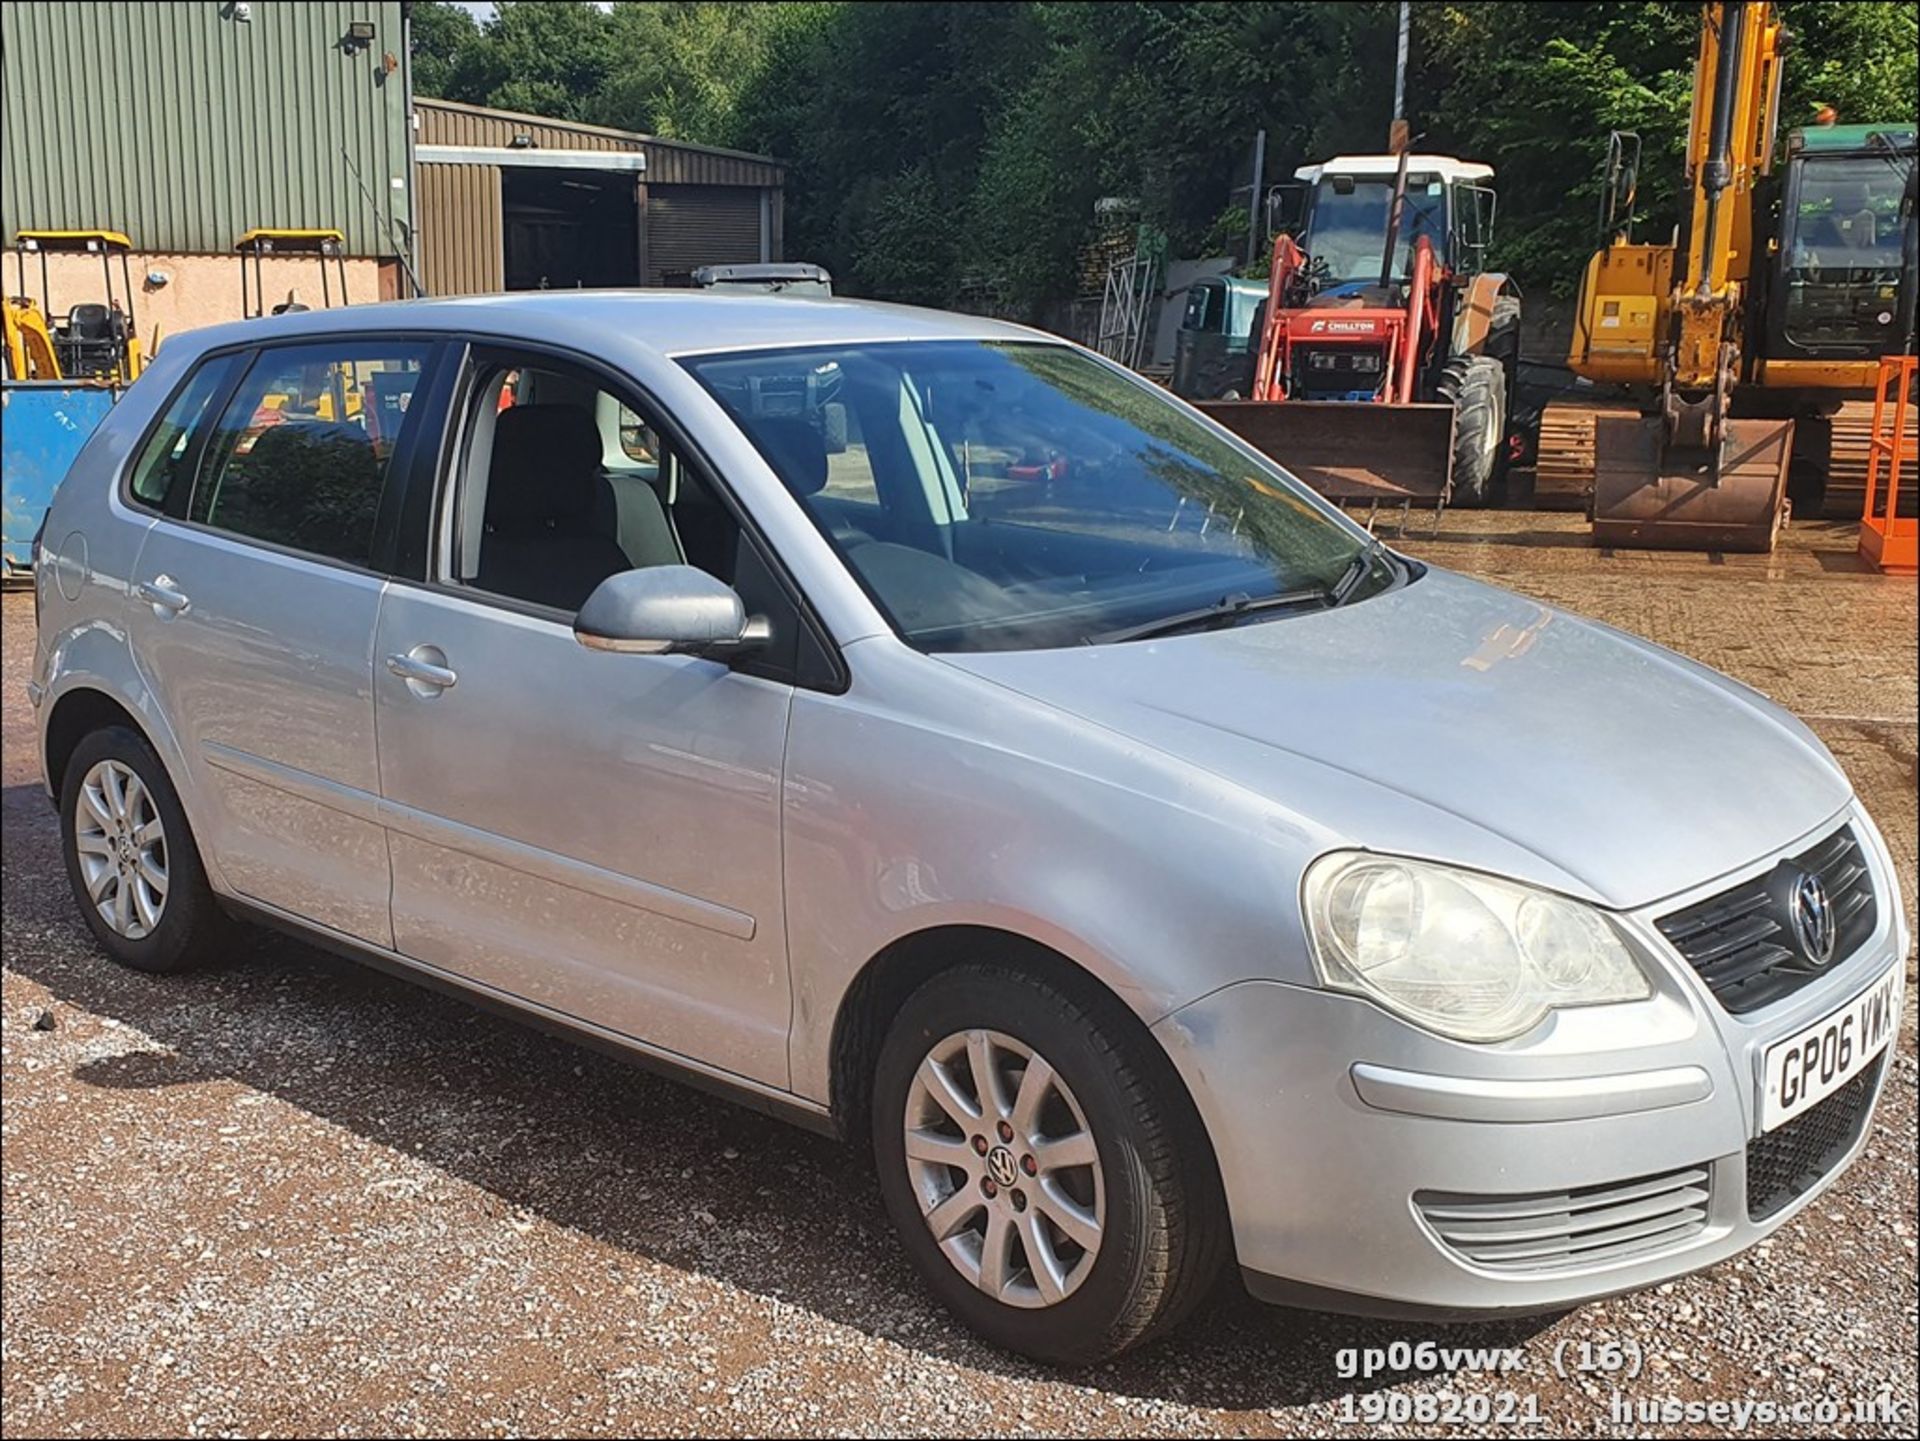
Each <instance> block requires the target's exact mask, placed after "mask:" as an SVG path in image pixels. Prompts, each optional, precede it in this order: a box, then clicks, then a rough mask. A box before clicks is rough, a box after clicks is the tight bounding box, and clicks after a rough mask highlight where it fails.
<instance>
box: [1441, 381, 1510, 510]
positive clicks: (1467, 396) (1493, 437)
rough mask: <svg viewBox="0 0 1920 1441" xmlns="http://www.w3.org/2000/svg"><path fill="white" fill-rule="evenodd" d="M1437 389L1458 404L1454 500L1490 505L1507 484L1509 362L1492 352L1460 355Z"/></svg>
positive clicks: (1454, 452) (1472, 504) (1455, 437)
mask: <svg viewBox="0 0 1920 1441" xmlns="http://www.w3.org/2000/svg"><path fill="white" fill-rule="evenodd" d="M1437 388H1438V390H1439V392H1440V398H1441V399H1442V400H1444V401H1447V402H1448V403H1449V404H1451V405H1452V406H1453V503H1454V504H1455V505H1466V506H1480V505H1491V504H1493V503H1494V502H1495V501H1497V500H1499V499H1500V491H1501V490H1502V488H1503V487H1504V486H1505V483H1506V463H1505V462H1506V448H1507V371H1506V367H1505V366H1503V365H1502V364H1501V363H1500V362H1499V360H1498V359H1496V358H1495V357H1494V356H1491V355H1456V356H1455V357H1454V358H1453V359H1452V360H1449V361H1448V362H1447V364H1446V368H1445V369H1444V370H1442V371H1441V372H1440V383H1439V385H1438V387H1437Z"/></svg>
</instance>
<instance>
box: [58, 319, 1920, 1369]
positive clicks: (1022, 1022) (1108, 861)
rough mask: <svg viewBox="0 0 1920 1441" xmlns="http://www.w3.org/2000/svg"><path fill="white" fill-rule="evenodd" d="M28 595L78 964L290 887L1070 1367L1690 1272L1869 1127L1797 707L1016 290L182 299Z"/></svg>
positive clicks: (1862, 919) (1865, 989)
mask: <svg viewBox="0 0 1920 1441" xmlns="http://www.w3.org/2000/svg"><path fill="white" fill-rule="evenodd" d="M1382 423H1383V424H1391V423H1392V421H1391V418H1388V417H1383V420H1382ZM37 584H38V590H37V595H38V605H39V644H38V654H37V657H36V662H35V678H34V684H33V689H32V695H33V699H34V702H35V705H36V706H37V708H38V717H39V727H40V738H41V743H42V746H43V756H44V761H45V770H46V777H47V785H48V789H49V792H50V793H51V795H52V796H53V798H54V799H55V801H56V803H57V804H58V806H59V809H60V815H61V820H62V826H63V833H64V842H65V854H66V864H67V868H68V872H69V874H70V877H71V880H72V884H73V890H74V894H75V897H76V899H77V901H78V904H79V907H80V910H81V912H82V914H83V915H84V916H85V918H86V921H87V924H88V925H89V926H90V927H91V928H92V929H93V932H94V934H95V935H96V936H97V937H98V938H99V941H100V944H101V946H102V947H103V948H104V949H105V950H106V951H107V952H108V953H109V954H110V955H111V956H113V957H114V958H115V959H116V960H119V961H121V962H123V963H125V964H127V965H130V966H134V967H137V968H140V969H142V970H148V971H156V972H157V971H171V970H174V969H176V968H178V967H181V966H183V965H185V964H187V963H189V962H190V961H192V960H194V959H196V958H198V957H202V956H205V955H207V954H208V953H209V952H212V951H215V950H217V948H218V946H219V938H220V935H221V933H222V931H223V930H224V928H225V927H226V926H228V925H229V924H230V923H231V922H232V921H233V920H234V919H236V918H239V919H244V920H247V921H252V922H259V923H265V924H269V925H273V926H278V927H281V928H285V929H288V930H291V931H294V932H296V933H298V934H299V935H301V936H304V937H306V938H308V939H310V940H313V941H315V942H317V943H319V944H322V945H326V946H330V947H334V948H337V949H341V950H344V951H347V952H349V953H351V954H353V955H355V956H359V957H362V958H364V959H366V960H368V961H370V962H372V963H374V964H377V965H381V966H385V967H388V968H391V969H394V970H396V971H399V972H401V973H403V974H405V975H408V976H411V977H414V978H417V979H422V980H426V981H430V982H434V983H439V984H443V985H447V986H451V987H454V988H457V989H458V990H460V991H461V992H463V993H465V994H468V995H470V996H472V997H475V998H478V999H480V1000H483V1001H487V1002H492V1003H496V1004H500V1005H504V1006H506V1007H509V1008H512V1009H514V1010H515V1011H518V1012H521V1013H524V1014H526V1015H528V1016H531V1017H533V1018H536V1019H538V1020H540V1021H543V1022H545V1023H548V1024H550V1025H556V1026H560V1027H563V1028H566V1029H568V1030H570V1031H571V1032H573V1033H575V1034H577V1035H578V1036H580V1037H583V1038H586V1039H588V1040H591V1041H593V1042H596V1043H599V1044H602V1045H606V1046H610V1047H613V1048H615V1049H617V1050H619V1051H621V1052H623V1053H625V1054H627V1055H629V1056H632V1057H634V1058H636V1059H638V1060H641V1061H643V1062H647V1063H651V1064H655V1065H659V1066H664V1067H667V1068H670V1069H671V1070H673V1071H674V1072H676V1073H678V1074H680V1075H683V1076H685V1077H687V1078H689V1079H690V1080H692V1081H694V1082H695V1083H697V1084H703V1085H707V1086H710V1087H715V1088H718V1089H721V1090H723V1091H725V1092H727V1093H729V1094H731V1095H733V1096H736V1097H738V1098H740V1099H742V1100H744V1101H745V1102H747V1103H748V1104H750V1105H754V1106H758V1107H761V1108H764V1109H768V1110H771V1111H774V1112H776V1113H778V1114H781V1115H784V1116H787V1117H790V1118H792V1119H794V1120H796V1121H798V1122H800V1123H802V1124H805V1125H809V1126H813V1127H816V1128H819V1129H821V1130H826V1131H831V1132H834V1133H836V1134H840V1135H843V1136H846V1137H847V1138H849V1139H852V1140H856V1141H858V1142H859V1143H861V1144H863V1145H870V1146H871V1148H872V1151H873V1154H874V1157H875V1161H876V1166H877V1172H878V1177H879V1185H880V1190H881V1193H882V1195H883V1197H884V1200H885V1204H886V1206H887V1209H888V1210H889V1212H890V1213H891V1214H892V1217H893V1219H894V1221H895V1222H896V1223H897V1226H898V1229H899V1232H900V1237H901V1240H902V1243H903V1245H904V1247H905V1249H906V1252H907V1255H908V1257H909V1258H910V1260H911V1262H912V1264H913V1265H914V1266H915V1267H916V1268H917V1270H918V1271H919V1273H920V1275H921V1276H922V1277H924V1279H925V1281H926V1284H927V1285H928V1287H929V1288H930V1289H931V1290H932V1291H934V1292H935V1293H936V1294H937V1295H938V1296H939V1297H940V1298H941V1300H943V1301H944V1302H945V1304H946V1305H948V1306H949V1307H950V1308H952V1310H953V1311H954V1312H955V1313H957V1314H958V1315H959V1316H960V1317H961V1318H963V1319H964V1320H965V1322H966V1323H968V1324H969V1325H971V1326H973V1327H974V1328H976V1329H977V1330H978V1331H979V1332H980V1333H981V1334H982V1335H984V1336H986V1337H988V1338H990V1339H991V1340H992V1341H994V1342H996V1343H998V1344H1000V1345H1002V1346H1005V1347H1008V1348H1011V1349H1013V1350H1016V1351H1021V1352H1025V1353H1027V1354H1029V1355H1032V1356H1036V1357H1041V1358H1045V1359H1047V1360H1051V1361H1055V1362H1061V1363H1084V1362H1088V1361H1092V1360H1095V1359H1098V1358H1101V1357H1105V1356H1109V1355H1112V1354H1113V1353H1115V1352H1117V1351H1119V1350H1121V1349H1123V1348H1125V1347H1127V1346H1130V1345H1133V1344H1136V1343H1139V1342H1141V1341H1143V1340H1145V1339H1147V1338H1149V1337H1151V1336H1153V1335H1155V1334H1157V1333H1159V1332H1161V1331H1163V1330H1164V1329H1165V1328H1167V1327H1168V1326H1170V1325H1172V1324H1173V1323H1175V1322H1176V1321H1177V1320H1178V1319H1179V1318H1180V1317H1181V1315H1182V1314H1183V1313H1185V1312H1186V1311H1187V1310H1189V1309H1190V1308H1191V1307H1192V1306H1193V1305H1194V1304H1195V1302H1196V1301H1197V1300H1198V1299H1199V1298H1200V1297H1201V1296H1202V1295H1203V1294H1204V1293H1205V1292H1206V1290H1207V1288H1208V1286H1209V1284H1210V1283H1211V1282H1212V1281H1213V1279H1214V1277H1215V1276H1216V1274H1217V1273H1218V1272H1219V1270H1220V1268H1221V1267H1222V1266H1224V1265H1226V1264H1228V1263H1229V1262H1231V1263H1232V1264H1234V1265H1236V1266H1237V1267H1238V1270H1239V1272H1240V1274H1241V1275H1242V1277H1244V1279H1245V1282H1246V1284H1247V1286H1248V1287H1249V1288H1250V1289H1251V1290H1252V1291H1253V1292H1254V1293H1255V1294H1256V1295H1258V1296H1261V1297H1264V1298H1268V1299H1272V1300H1276V1301H1282V1302H1291V1303H1295V1304H1303V1305H1308V1306H1313V1307H1318V1308H1323V1309H1330V1310H1347V1311H1356V1312H1361V1313H1375V1314H1403V1313H1414V1314H1429V1315H1431V1314H1444V1315H1476V1314H1486V1313H1499V1312H1520V1311H1537V1310H1544V1309H1551V1308H1558V1307H1565V1306H1568V1305H1571V1304H1574V1303H1577V1302H1579V1301H1581V1300H1583V1299H1586V1298H1590V1297H1595V1296H1601V1295H1606V1294H1609V1293H1613V1292H1619V1291H1623V1290H1628V1289H1630V1288H1633V1287H1639V1286H1645V1285H1648V1284H1650V1283H1653V1282H1657V1281H1661V1280H1664V1279H1666V1278H1669V1277H1672V1276H1676V1275H1679V1274H1681V1273H1684V1272H1687V1271H1692V1270H1695V1269H1697V1268H1699V1267H1702V1266H1707V1265H1711V1264H1712V1263H1714V1262H1716V1261H1719V1260H1722V1259H1724V1258H1725V1257H1728V1256H1730V1255H1733V1254H1734V1253H1736V1252H1738V1251H1740V1250H1741V1249H1743V1248H1744V1247H1747V1246H1750V1245H1752V1244H1753V1243H1754V1242H1755V1241H1756V1240H1758V1239H1759V1238H1760V1237H1762V1236H1764V1235H1766V1234H1767V1233H1768V1232H1769V1231H1770V1230H1772V1229H1773V1228H1774V1227H1776V1226H1778V1225H1780V1223H1781V1222H1782V1221H1783V1220H1785V1219H1786V1218H1787V1217H1789V1216H1791V1215H1793V1214H1794V1212H1795V1211H1796V1210H1797V1209H1799V1208H1800V1207H1801V1206H1803V1205H1805V1204H1806V1203H1807V1201H1808V1199H1809V1198H1810V1197H1811V1196H1813V1195H1814V1194H1816V1193H1817V1192H1818V1191H1819V1190H1820V1189H1821V1188H1822V1187H1823V1186H1824V1185H1826V1184H1828V1183H1829V1182H1830V1181H1831V1180H1832V1179H1833V1178H1834V1176H1835V1175H1836V1174H1837V1173H1838V1172H1839V1171H1840V1170H1841V1169H1842V1168H1843V1167H1844V1166H1845V1165H1846V1164H1847V1162H1848V1161H1849V1160H1850V1159H1851V1158H1852V1157H1853V1156H1854V1155H1855V1153H1856V1152H1857V1151H1858V1150H1859V1149H1860V1147H1861V1145H1862V1144H1863V1137H1864V1135H1865V1133H1866V1130H1867V1127H1868V1125H1869V1124H1870V1120H1871V1116H1872V1112H1873V1107H1874V1103H1875V1099H1876V1097H1877V1095H1878V1092H1879V1090H1880V1087H1881V1084H1882V1079H1883V1072H1884V1060H1885V1057H1886V1055H1887V1054H1888V1051H1889V1044H1888V1043H1889V1038H1890V1037H1891V1036H1892V1035H1893V1034H1894V1031H1895V1027H1896V1023H1897V1018H1898V1016H1899V1014H1900V1006H1901V1000H1902V997H1901V982H1902V964H1901V962H1902V958H1903V957H1904V955H1905V953H1906V950H1907V946H1908V936H1907V935H1906V933H1905V921H1904V919H1903V913H1902V910H1901V906H1900V902H1899V897H1898V895H1897V891H1896V884H1895V878H1894V874H1893V868H1892V864H1891V862H1890V860H1889V858H1888V854H1887V850H1886V847H1885V845H1884V843H1883V842H1882V840H1881V838H1880V836H1879V834H1878V833H1877V832H1876V831H1875V829H1874V826H1873V822H1872V821H1871V820H1870V819H1869V818H1868V816H1867V814H1866V812H1865V810H1864V809H1863V808H1862V807H1861V806H1860V804H1859V802H1858V800H1857V799H1856V798H1855V796H1854V795H1853V793H1852V791H1851V789H1850V788H1849V786H1848V783H1847V781H1846V778H1845V777H1844V776H1843V775H1842V774H1841V772H1840V770H1839V768H1838V767H1837V766H1836V765H1835V764H1834V761H1833V759H1832V757H1831V756H1829V755H1828V753H1827V752H1826V750H1825V749H1823V748H1822V746H1821V745H1820V743H1819V742H1818V741H1817V740H1816V739H1815V738H1814V737H1813V735H1812V734H1811V733H1809V732H1808V731H1807V730H1806V729H1805V728H1804V727H1803V726H1801V725H1800V724H1799V723H1798V722H1796V721H1795V720H1794V719H1793V718H1792V717H1791V716H1789V715H1787V714H1786V713H1785V712H1783V711H1781V710H1780V709H1778V708H1777V707H1775V706H1773V705H1772V704H1770V703H1769V702H1768V701H1767V700H1765V699H1764V698H1763V697H1761V696H1759V695H1757V694H1755V693H1754V692H1752V691H1750V690H1747V689H1745V688H1743V687H1741V686H1739V685H1736V684H1734V683H1733V682H1731V681H1729V680H1727V679H1725V678H1724V677H1722V676H1719V675H1716V674H1714V673H1712V672H1711V671H1708V670H1705V669H1703V668H1701V667H1700V666H1697V665H1694V664H1692V663H1690V662H1688V661H1686V660H1684V659H1682V658H1681V657H1679V656H1676V655H1673V654H1671V653H1670V652H1667V651H1664V650H1661V649H1659V648H1657V647H1655V646H1652V645H1648V644H1645V643H1644V642H1641V641H1638V640H1635V639H1633V638H1632V637H1630V636H1626V635H1623V634H1620V633H1618V632H1616V631H1612V630H1609V629H1607V628H1606V627H1604V626H1600V625H1596V624H1594V623H1592V622H1590V621H1585V620H1582V619H1580V618H1578V617H1576V616H1572V615H1568V614H1566V613H1564V612H1561V611H1557V610H1554V609H1552V608H1550V607H1547V606H1543V605H1540V604H1537V603H1535V602H1533V601H1529V600H1523V599H1521V598H1519V597H1516V596H1513V595H1510V594H1507V593H1505V592H1503V591H1500V590H1495V589H1492V588H1489V587H1487V586H1484V585H1480V584H1476V583H1474V582H1471V581H1468V580H1465V579H1462V578H1460V577H1458V576H1455V575H1450V574H1448V573H1447V572H1445V571H1443V570H1440V569H1437V568H1434V567H1431V566H1427V565H1423V564H1420V563H1419V562H1417V561H1414V560H1412V559H1409V558H1407V557H1405V556H1401V555H1398V554H1396V553H1394V552H1393V551H1392V550H1390V549H1388V548H1386V547H1385V546H1383V545H1381V544H1380V543H1378V542H1376V541H1374V540H1372V539H1370V538H1369V537H1368V535H1367V534H1365V533H1364V532H1363V531H1361V530H1360V529H1358V528H1356V527H1355V526H1353V525H1352V524H1350V523H1349V522H1347V521H1346V520H1345V519H1343V518H1342V517H1341V516H1340V515H1339V514H1338V513H1337V512H1336V511H1334V510H1331V509H1330V508H1329V507H1327V506H1326V505H1325V504H1323V503H1322V502H1320V501H1319V500H1317V499H1316V498H1315V497H1314V496H1313V495H1312V494H1310V493H1309V492H1308V491H1307V490H1305V489H1304V488H1303V487H1302V486H1300V485H1299V484H1298V483H1296V482H1295V481H1294V480H1293V479H1292V478H1290V477H1289V476H1288V475H1287V474H1285V473H1284V472H1283V471H1281V470H1279V469H1277V468H1276V467H1275V466H1274V465H1273V464H1271V463H1270V462H1268V461H1266V460H1263V459H1262V458H1260V457H1259V456H1258V455H1255V454H1253V453H1251V452H1250V451H1248V450H1247V449H1246V448H1245V447H1244V446H1242V445H1241V444H1239V443H1238V442H1237V441H1235V440H1234V439H1232V438H1231V437H1230V436H1228V435H1227V434H1226V433H1224V432H1223V431H1221V430H1219V429H1217V428H1215V427H1214V426H1212V425H1211V424H1209V423H1208V422H1206V421H1205V420H1203V419H1201V418H1199V417H1198V416H1197V415H1196V414H1195V413H1194V412H1193V411H1191V410H1189V409H1188V408H1186V407H1185V406H1183V405H1182V404H1180V403H1179V402H1178V401H1175V400H1173V399H1171V398H1169V397H1168V396H1167V395H1165V394H1164V393H1162V392H1161V391H1159V390H1156V389H1155V388H1154V387H1152V386H1151V385H1148V384H1146V383H1144V382H1142V381H1141V380H1139V379H1138V378H1136V377H1134V376H1132V375H1129V374H1127V373H1126V372H1124V371H1122V370H1120V369H1118V368H1116V367H1114V366H1112V365H1110V364H1108V363H1106V362H1104V361H1102V360H1100V359H1098V358H1097V357H1095V356H1092V355H1089V354H1088V353H1086V352H1085V351H1082V350H1079V349H1076V348H1074V347H1072V346H1069V345H1066V344H1063V343H1061V342H1059V341H1057V340H1054V339H1052V338H1050V337H1047V336H1044V335H1040V334H1036V333H1033V332H1030V331H1027V330H1023V329H1019V328H1016V327H1011V326H1006V325H1000V324H995V323H990V322H986V321H980V320H974V319H968V318H963V317H959V316H951V315H942V314H937V313H932V312H927V311H916V310H906V309H896V308H891V307H885V306H877V305H866V304H855V303H849V302H844V301H826V300H823V301H795V300H792V299H764V298H755V297H744V296H739V297H734V296H718V295H696V296H688V295H671V294H650V295H649V294H619V295H595V294H568V295H521V296H506V297H493V298H486V299H473V300H458V301H434V302H420V303H412V304H406V305H389V306H371V307H363V308H355V309H351V310H338V311H332V312H328V313H323V314H305V315H289V316H286V317H282V318H278V319H273V320H260V321H253V322H249V323H247V324H245V325H242V326H230V327H223V328H216V329H210V330H204V331H198V332H195V333H192V334H188V335H184V336H180V337H176V338H175V339H173V340H171V341H170V342H169V343H168V345H167V348H166V350H165V352H164V353H163V354H162V355H161V356H160V357H159V358H158V359H157V360H156V361H155V362H154V364H153V365H152V366H151V367H150V368H149V370H148V371H147V373H146V375H145V376H144V377H143V378H142V379H141V380H140V381H139V382H138V383H137V384H136V385H135V386H133V387H132V389H131V390H130V391H129V393H128V395H127V396H126V398H125V400H124V401H123V402H122V403H121V404H120V405H119V406H118V407H116V408H115V410H114V411H113V413H112V415H111V416H110V417H109V418H108V420H107V421H106V423H105V424H103V425H102V426H101V428H100V430H99V432H98V434H97V435H96V436H95V437H94V438H93V440H92V441H91V442H90V443H89V444H88V446H87V447H86V449H85V451H84V452H83V453H82V455H81V456H80V458H79V460H78V461H77V462H76V464H75V465H74V468H73V471H72V473H71V474H70V475H69V477H68V478H67V480H66V483H65V484H64V485H63V486H62V487H61V488H60V491H59V493H58V495H57V497H56V499H55V501H54V504H53V507H52V511H51V513H50V515H49V517H48V520H47V523H46V526H45V528H44V531H43V535H42V540H41V542H40V548H39V554H38V568H37Z"/></svg>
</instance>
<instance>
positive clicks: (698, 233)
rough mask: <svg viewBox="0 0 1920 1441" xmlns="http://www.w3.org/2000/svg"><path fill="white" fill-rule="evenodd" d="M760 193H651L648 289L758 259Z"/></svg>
mask: <svg viewBox="0 0 1920 1441" xmlns="http://www.w3.org/2000/svg"><path fill="white" fill-rule="evenodd" d="M760 194H761V192H760V190H759V189H758V187H755V186H747V185H652V186H649V187H648V188H647V284H649V285H685V284H686V283H687V276H688V275H689V274H690V273H691V272H692V270H693V268H694V267H695V266H697V265H740V264H748V263H751V262H753V261H756V260H759V259H760V258H761V255H760Z"/></svg>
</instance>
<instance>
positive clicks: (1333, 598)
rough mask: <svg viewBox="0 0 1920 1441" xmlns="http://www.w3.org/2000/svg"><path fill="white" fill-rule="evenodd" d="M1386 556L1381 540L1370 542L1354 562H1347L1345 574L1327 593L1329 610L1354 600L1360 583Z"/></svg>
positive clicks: (1385, 548)
mask: <svg viewBox="0 0 1920 1441" xmlns="http://www.w3.org/2000/svg"><path fill="white" fill-rule="evenodd" d="M1386 554H1387V547H1386V545H1385V544H1384V543H1382V542H1381V541H1379V540H1372V541H1369V542H1368V543H1367V547H1366V549H1364V550H1362V551H1361V552H1360V553H1359V554H1358V555H1356V556H1355V557H1354V558H1353V559H1352V560H1350V561H1349V562H1347V568H1346V571H1345V573H1343V574H1342V575H1341V577H1340V579H1338V580H1336V581H1335V582H1334V583H1333V588H1332V589H1331V590H1330V591H1328V592H1327V605H1328V608H1329V609H1331V608H1332V607H1334V606H1336V605H1345V604H1346V603H1347V602H1348V601H1350V600H1352V599H1353V593H1354V592H1355V591H1356V590H1358V589H1359V588H1360V582H1361V581H1363V580H1365V579H1366V578H1367V572H1368V571H1370V570H1372V569H1373V563H1374V561H1376V560H1378V559H1381V558H1383V557H1384V556H1385V555H1386Z"/></svg>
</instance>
